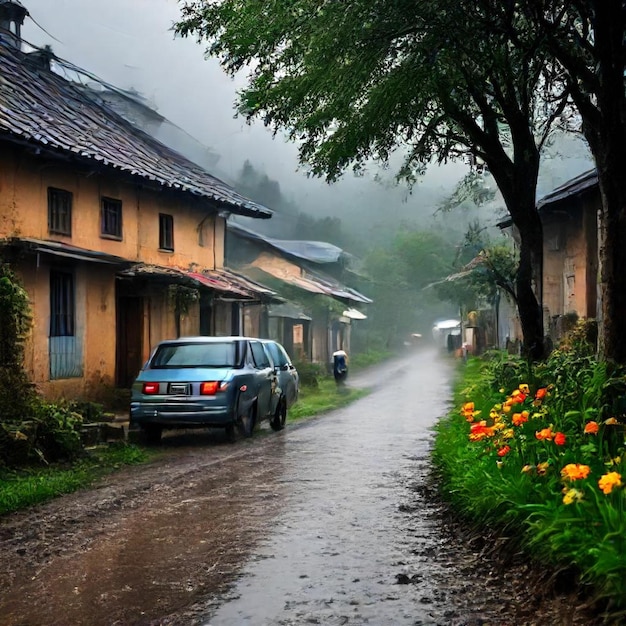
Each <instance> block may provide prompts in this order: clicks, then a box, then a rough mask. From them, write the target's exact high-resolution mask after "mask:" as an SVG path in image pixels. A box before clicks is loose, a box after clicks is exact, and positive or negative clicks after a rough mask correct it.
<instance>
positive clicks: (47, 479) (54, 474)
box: [0, 445, 148, 515]
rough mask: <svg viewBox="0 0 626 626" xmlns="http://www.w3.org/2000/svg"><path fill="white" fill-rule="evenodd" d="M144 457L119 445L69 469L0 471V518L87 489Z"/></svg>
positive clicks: (93, 453)
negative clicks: (104, 476) (96, 480)
mask: <svg viewBox="0 0 626 626" xmlns="http://www.w3.org/2000/svg"><path fill="white" fill-rule="evenodd" d="M147 458H148V455H147V453H146V452H145V450H143V449H141V448H138V447H136V446H132V445H121V446H109V447H103V448H98V449H95V450H91V451H90V452H89V454H88V455H86V456H85V457H84V458H83V459H81V460H80V461H79V462H77V463H75V464H74V465H73V466H72V467H67V466H66V465H53V466H47V467H45V468H32V467H31V468H29V469H21V470H19V471H18V470H7V469H4V470H3V469H2V468H0V515H5V514H7V513H11V512H13V511H17V510H19V509H23V508H26V507H29V506H32V505H34V504H38V503H40V502H45V501H46V500H50V499H51V498H54V497H56V496H59V495H61V494H64V493H71V492H72V491H76V490H77V489H81V488H83V487H87V486H89V485H90V484H91V483H92V482H93V480H95V479H96V478H99V477H100V476H103V475H105V474H108V473H110V472H112V471H115V470H117V469H119V468H120V467H122V466H124V465H135V464H138V463H143V462H145V461H146V460H147Z"/></svg>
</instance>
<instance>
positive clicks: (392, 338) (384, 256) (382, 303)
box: [359, 228, 455, 351]
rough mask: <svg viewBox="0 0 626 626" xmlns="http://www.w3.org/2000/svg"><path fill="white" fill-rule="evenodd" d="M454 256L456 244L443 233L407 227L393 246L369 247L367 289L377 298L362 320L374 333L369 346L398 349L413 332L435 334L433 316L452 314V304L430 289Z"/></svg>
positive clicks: (368, 329) (365, 326)
mask: <svg viewBox="0 0 626 626" xmlns="http://www.w3.org/2000/svg"><path fill="white" fill-rule="evenodd" d="M454 255H455V248H454V246H453V245H452V244H451V243H450V242H449V240H447V239H446V238H444V237H443V236H442V235H441V234H438V233H435V232H432V231H420V230H415V229H408V228H407V229H405V230H404V231H403V232H401V233H400V234H398V235H397V236H396V238H395V240H394V241H393V242H392V244H391V246H389V247H388V248H375V249H373V250H371V251H370V253H369V254H368V255H367V257H366V258H365V259H364V269H365V272H366V273H367V276H368V279H369V281H368V283H367V284H366V286H364V287H363V289H364V291H366V293H367V294H368V295H369V296H370V297H371V298H372V299H373V301H374V302H373V304H371V305H369V306H368V319H367V320H365V321H364V322H362V323H359V326H360V327H364V328H366V329H367V331H368V333H369V336H368V338H367V343H366V345H364V346H363V348H364V349H365V350H368V349H375V350H384V351H389V350H395V349H397V348H398V347H400V346H402V345H403V342H404V341H405V340H407V339H408V338H409V336H410V335H411V333H414V332H419V333H422V334H425V333H430V329H431V326H432V320H433V319H434V318H436V317H438V316H440V315H445V314H450V312H451V307H450V305H449V304H447V303H442V301H441V300H440V299H439V298H438V297H437V294H436V293H434V291H433V290H429V289H425V287H427V286H428V285H429V284H430V283H431V282H433V281H436V280H438V279H440V278H442V277H444V276H446V275H447V274H448V273H449V271H450V268H451V263H452V260H453V259H454ZM399 303H401V306H399ZM452 310H454V309H452ZM363 343H365V342H363Z"/></svg>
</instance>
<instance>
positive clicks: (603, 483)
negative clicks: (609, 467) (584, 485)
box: [598, 472, 622, 495]
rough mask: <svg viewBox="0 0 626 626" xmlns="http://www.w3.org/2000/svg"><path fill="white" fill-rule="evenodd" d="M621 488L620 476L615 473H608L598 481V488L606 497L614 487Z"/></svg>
mask: <svg viewBox="0 0 626 626" xmlns="http://www.w3.org/2000/svg"><path fill="white" fill-rule="evenodd" d="M621 486H622V476H621V474H618V473H617V472H609V473H608V474H605V475H604V476H602V477H601V478H600V480H599V481H598V487H600V489H601V490H602V493H603V494H604V495H608V494H609V493H611V491H613V488H614V487H621Z"/></svg>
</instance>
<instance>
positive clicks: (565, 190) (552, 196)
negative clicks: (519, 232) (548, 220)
mask: <svg viewBox="0 0 626 626" xmlns="http://www.w3.org/2000/svg"><path fill="white" fill-rule="evenodd" d="M597 184H598V172H597V171H596V170H595V169H593V170H589V171H587V172H584V173H583V174H580V176H576V177H575V178H572V179H570V180H568V181H567V182H566V183H564V184H563V185H561V186H560V187H557V188H556V189H554V190H553V191H551V192H550V193H548V194H546V195H545V196H543V197H542V198H540V200H539V201H538V202H537V208H538V209H541V208H543V207H545V206H549V205H550V204H555V203H556V202H559V201H561V200H564V199H566V198H570V197H572V196H576V195H578V194H581V193H584V192H585V191H588V190H589V189H591V188H593V187H595V186H596V185H597Z"/></svg>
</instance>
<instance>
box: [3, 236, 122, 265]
mask: <svg viewBox="0 0 626 626" xmlns="http://www.w3.org/2000/svg"><path fill="white" fill-rule="evenodd" d="M0 245H2V246H4V247H10V248H15V249H19V250H22V251H25V252H31V253H37V254H48V255H51V256H60V257H66V258H69V259H75V260H77V261H86V262H88V263H105V264H108V265H127V266H128V265H132V263H133V262H132V261H131V260H129V259H125V258H123V257H121V256H116V255H114V254H107V253H106V252H99V251H97V250H88V249H87V248H78V247H77V246H71V245H69V244H67V243H62V242H60V241H47V240H45V239H33V238H31V237H12V238H10V239H5V240H3V241H2V242H0Z"/></svg>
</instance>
